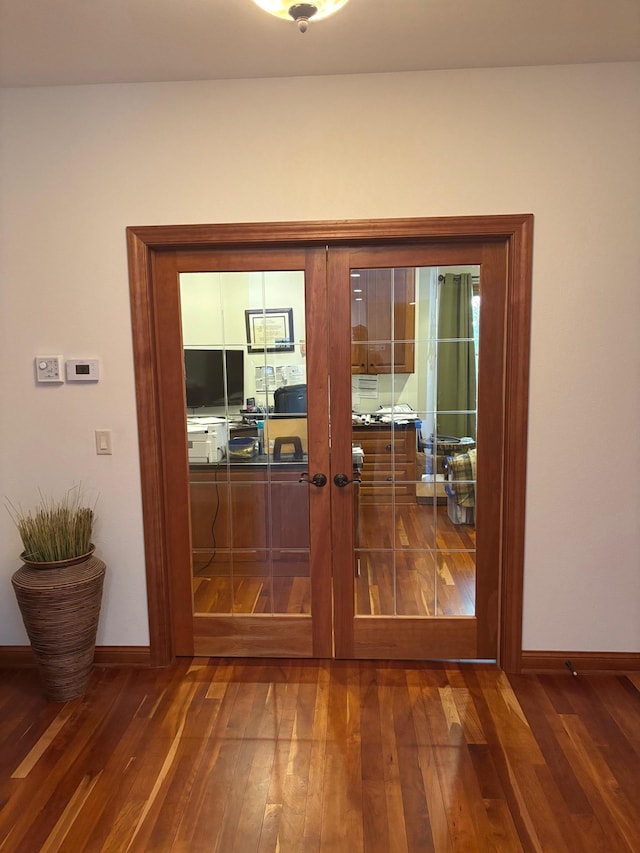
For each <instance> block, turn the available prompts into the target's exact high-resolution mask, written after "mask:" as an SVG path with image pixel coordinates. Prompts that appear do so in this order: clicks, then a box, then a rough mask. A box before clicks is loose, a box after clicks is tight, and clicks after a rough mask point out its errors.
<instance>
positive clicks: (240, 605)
mask: <svg viewBox="0 0 640 853" xmlns="http://www.w3.org/2000/svg"><path fill="white" fill-rule="evenodd" d="M265 539H266V534H265ZM358 539H359V543H358V544H359V550H358V551H357V553H356V559H357V560H358V563H359V566H360V574H359V576H358V578H357V580H356V612H357V613H358V614H359V615H361V616H365V615H376V616H394V615H400V616H473V615H474V613H475V547H476V533H475V528H474V527H473V526H472V525H468V524H454V523H453V522H452V521H451V520H450V519H449V517H448V515H447V508H446V507H445V506H437V507H434V506H432V505H431V506H425V505H418V504H415V503H414V504H398V505H397V506H391V504H379V503H378V504H366V505H363V506H361V507H360V516H359V525H358ZM256 554H257V555H259V556H256V557H254V558H253V559H251V556H250V552H241V553H240V555H239V559H237V561H236V563H235V564H234V562H233V560H232V557H231V552H229V551H228V550H219V551H218V552H217V553H216V554H215V555H213V556H212V554H211V552H210V551H209V552H207V551H202V550H199V551H196V552H194V555H193V567H194V584H193V599H194V612H195V613H245V614H254V613H270V612H271V613H288V614H295V615H298V614H309V613H310V612H311V584H310V581H309V577H308V556H307V555H306V553H304V552H301V551H297V552H296V551H283V550H279V549H276V551H275V554H276V555H277V556H276V557H275V558H273V557H272V559H273V565H272V564H270V563H269V552H268V551H267V549H264V550H262V551H258V552H256ZM296 557H297V562H296V559H295V558H296ZM278 558H279V559H278ZM296 565H297V566H298V571H296V568H295V566H296ZM272 572H273V575H272Z"/></svg>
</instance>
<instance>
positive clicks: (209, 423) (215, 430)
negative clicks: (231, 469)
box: [187, 418, 228, 463]
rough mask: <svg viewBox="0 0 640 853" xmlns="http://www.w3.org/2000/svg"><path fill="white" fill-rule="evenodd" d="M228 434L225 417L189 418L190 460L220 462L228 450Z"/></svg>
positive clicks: (188, 445)
mask: <svg viewBox="0 0 640 853" xmlns="http://www.w3.org/2000/svg"><path fill="white" fill-rule="evenodd" d="M227 434H228V431H227V422H226V420H225V419H224V418H191V419H189V420H187V447H188V449H189V462H193V463H197V462H201V463H213V462H220V461H221V460H222V459H224V455H225V452H226V447H227Z"/></svg>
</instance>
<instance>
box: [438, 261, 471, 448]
mask: <svg viewBox="0 0 640 853" xmlns="http://www.w3.org/2000/svg"><path fill="white" fill-rule="evenodd" d="M472 298H473V283H472V281H471V275H470V274H469V273H463V274H461V275H453V274H452V273H447V274H446V275H445V276H444V282H443V283H442V286H441V288H440V300H439V306H438V417H437V421H436V425H437V426H436V428H437V431H438V435H453V436H456V437H457V438H462V436H470V437H471V438H473V439H475V437H476V414H475V410H476V354H475V344H474V341H473V308H472ZM440 412H446V414H440ZM449 413H450V414H449Z"/></svg>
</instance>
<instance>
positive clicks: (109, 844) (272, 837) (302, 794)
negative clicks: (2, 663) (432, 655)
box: [0, 658, 640, 853]
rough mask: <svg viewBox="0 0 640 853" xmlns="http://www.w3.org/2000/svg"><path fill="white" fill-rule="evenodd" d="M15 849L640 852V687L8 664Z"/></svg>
mask: <svg viewBox="0 0 640 853" xmlns="http://www.w3.org/2000/svg"><path fill="white" fill-rule="evenodd" d="M0 679H1V680H0V735H1V741H2V750H1V752H0V850H2V851H11V853H13V851H20V853H35V851H47V853H53V851H69V853H77V851H145V852H146V851H167V853H168V851H176V853H178V851H179V853H198V851H206V853H212V851H220V852H221V853H234V851H238V853H251V851H260V852H261V853H267V852H268V851H280V853H294V851H295V853H310V851H338V853H343V851H344V853H358V851H376V853H377V851H380V853H404V851H407V853H416V851H461V853H469V851H481V853H485V851H493V850H496V851H509V852H510V851H551V853H562V852H563V851H571V853H582V851H584V853H599V851H602V853H623V851H634V853H637V851H640V800H639V798H638V783H639V782H640V677H638V675H637V674H636V675H630V676H628V677H625V676H614V675H596V674H591V675H582V674H580V675H578V677H573V676H572V675H571V674H570V673H569V672H568V671H566V670H565V671H564V672H558V673H557V674H546V675H540V676H533V675H529V676H517V677H516V676H512V677H507V676H506V675H504V674H503V673H501V672H499V671H498V670H497V669H496V668H494V667H489V666H482V665H479V664H474V665H471V664H469V665H457V664H453V663H452V664H444V663H442V664H428V663H424V664H421V663H416V664H410V665H405V664H401V663H383V662H377V663H376V662H346V661H288V660H281V661H273V660H264V661H247V660H230V659H222V660H214V659H209V658H200V659H180V660H179V661H178V662H177V663H176V664H175V665H173V666H171V667H170V668H168V669H163V670H144V669H143V670H134V669H126V668H113V669H107V668H96V669H95V670H94V673H93V676H92V681H91V684H90V688H89V691H88V694H87V696H86V697H85V698H84V699H83V700H76V701H74V702H69V703H67V704H65V705H53V704H47V703H46V702H45V701H44V700H43V699H42V698H41V694H40V689H39V685H38V680H37V673H36V671H35V670H17V671H16V670H11V671H6V670H5V671H0Z"/></svg>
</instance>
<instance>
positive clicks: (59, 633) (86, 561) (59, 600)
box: [11, 548, 106, 702]
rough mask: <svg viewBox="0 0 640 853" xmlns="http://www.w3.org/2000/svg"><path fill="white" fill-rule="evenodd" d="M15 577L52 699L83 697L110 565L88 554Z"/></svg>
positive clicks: (29, 567)
mask: <svg viewBox="0 0 640 853" xmlns="http://www.w3.org/2000/svg"><path fill="white" fill-rule="evenodd" d="M22 559H23V565H22V567H21V568H20V569H18V571H17V572H15V574H14V575H13V577H12V578H11V583H12V584H13V588H14V590H15V594H16V598H17V600H18V606H19V607H20V612H21V613H22V619H23V621H24V625H25V628H26V630H27V634H28V635H29V640H30V642H31V647H32V648H33V651H34V654H35V657H36V661H37V664H38V669H39V671H40V676H41V679H42V682H43V685H44V689H45V693H46V696H47V699H49V700H50V701H51V702H67V701H68V700H70V699H76V698H78V697H80V696H83V695H84V693H85V691H86V688H87V684H88V682H89V677H90V675H91V668H92V666H93V656H94V652H95V644H96V634H97V630H98V619H99V616H100V605H101V603H102V588H103V583H104V575H105V570H106V566H105V564H104V563H103V562H102V560H99V559H98V558H97V557H96V556H94V553H93V548H92V549H91V551H89V552H88V553H87V554H84V555H82V556H80V557H73V558H71V559H68V560H59V561H57V562H53V563H42V562H30V561H29V560H26V559H25V558H24V556H23V557H22Z"/></svg>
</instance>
